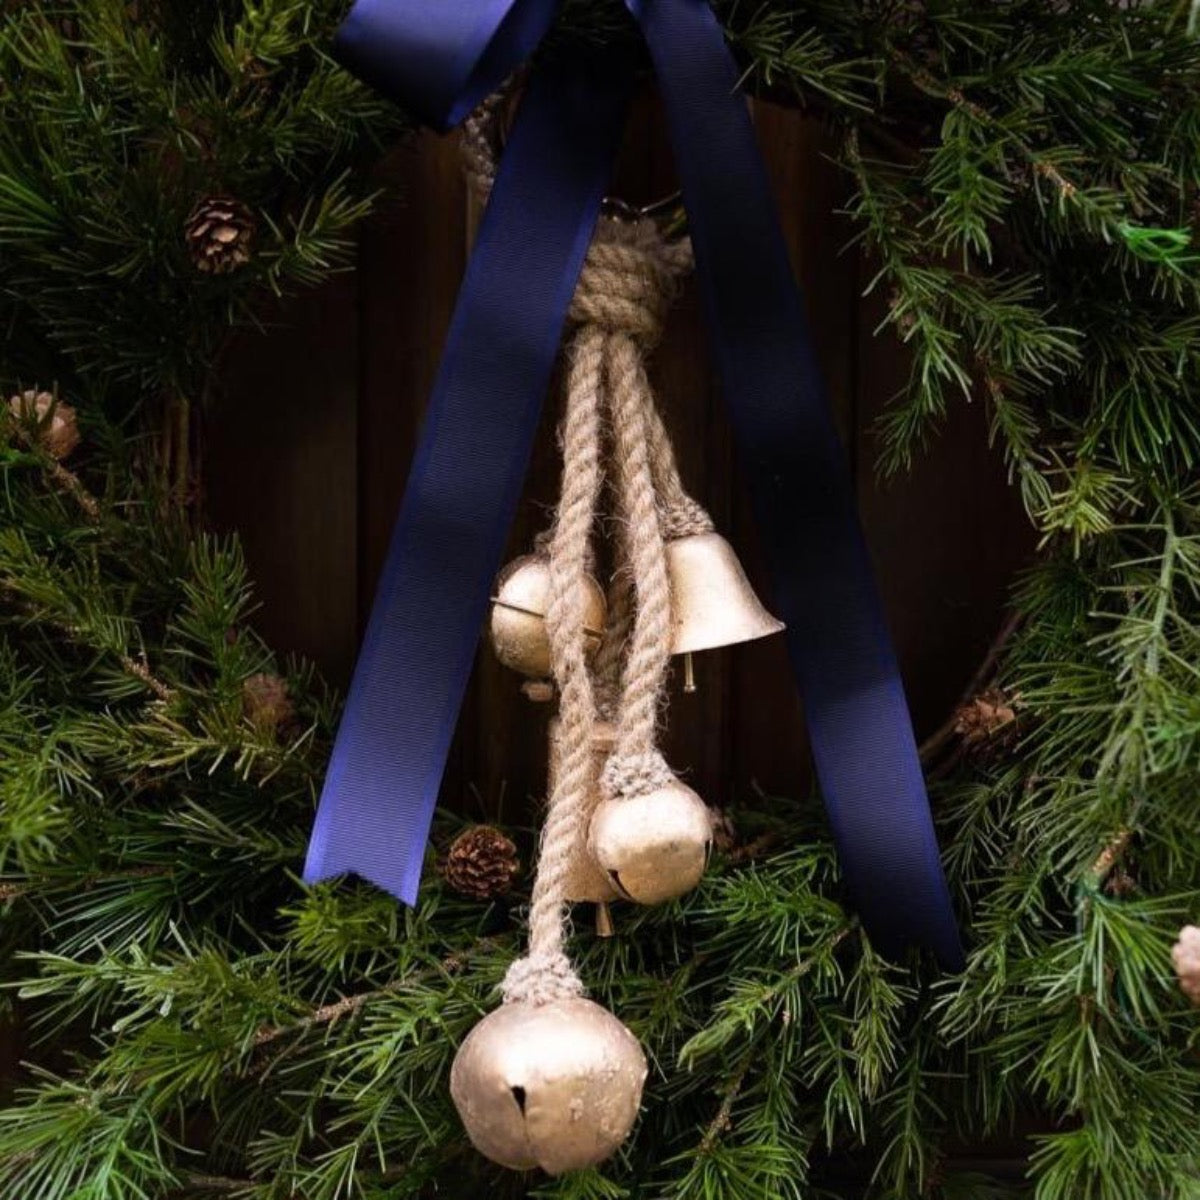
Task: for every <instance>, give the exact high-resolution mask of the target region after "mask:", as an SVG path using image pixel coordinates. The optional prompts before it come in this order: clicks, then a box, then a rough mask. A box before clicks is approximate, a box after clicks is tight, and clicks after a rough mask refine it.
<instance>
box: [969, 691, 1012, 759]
mask: <svg viewBox="0 0 1200 1200" xmlns="http://www.w3.org/2000/svg"><path fill="white" fill-rule="evenodd" d="M1016 725H1017V711H1016V698H1015V697H1012V696H1009V695H1008V693H1007V692H1005V691H1004V690H1003V689H1002V688H996V687H993V688H988V689H987V690H986V691H983V692H980V693H979V695H978V696H976V697H975V698H974V699H973V700H968V701H967V702H966V703H965V704H963V705H961V706H960V707H959V709H958V711H957V712H956V713H955V714H954V732H955V733H957V734H958V736H959V737H960V738H962V740H963V745H964V746H966V748H967V749H968V750H970V751H975V752H978V751H981V750H984V749H985V748H986V749H988V750H991V749H1001V748H1004V747H1007V746H1011V745H1012V744H1013V742H1014V741H1015V739H1016Z"/></svg>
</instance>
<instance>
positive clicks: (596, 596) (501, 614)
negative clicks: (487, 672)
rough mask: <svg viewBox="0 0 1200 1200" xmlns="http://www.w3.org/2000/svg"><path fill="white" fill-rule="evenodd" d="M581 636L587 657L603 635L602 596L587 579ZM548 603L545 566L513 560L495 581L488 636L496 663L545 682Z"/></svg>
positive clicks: (528, 558)
mask: <svg viewBox="0 0 1200 1200" xmlns="http://www.w3.org/2000/svg"><path fill="white" fill-rule="evenodd" d="M586 586H587V602H586V603H587V611H586V614H585V618H584V632H585V633H586V635H587V646H588V650H589V652H590V653H593V654H594V653H595V652H596V650H597V648H598V647H599V645H600V638H601V636H602V634H603V630H604V619H605V612H606V608H605V603H604V591H603V589H602V588H601V587H600V585H599V584H598V583H597V582H596V581H595V580H594V579H593V578H592V577H591V576H590V575H589V576H588V577H587V582H586ZM549 603H550V562H549V560H548V559H547V558H546V557H545V556H544V555H541V554H525V555H522V557H520V558H517V559H514V560H513V561H512V562H510V563H509V564H508V566H506V567H505V568H504V570H502V571H501V572H500V574H499V575H498V576H497V578H496V592H495V595H494V596H493V597H492V619H491V636H492V648H493V649H494V650H495V652H496V657H497V658H498V659H499V660H500V661H501V662H502V663H503V664H504V665H505V666H506V667H511V668H512V669H513V670H514V671H520V672H521V674H522V675H528V676H529V677H530V678H531V679H548V678H549V677H550V638H549V635H548V634H547V632H546V609H547V608H548V607H549Z"/></svg>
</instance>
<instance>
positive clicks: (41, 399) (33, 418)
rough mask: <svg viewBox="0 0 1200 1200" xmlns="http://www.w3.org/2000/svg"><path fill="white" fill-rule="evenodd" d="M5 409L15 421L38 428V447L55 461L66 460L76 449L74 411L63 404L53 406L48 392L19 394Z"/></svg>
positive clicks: (77, 434)
mask: <svg viewBox="0 0 1200 1200" xmlns="http://www.w3.org/2000/svg"><path fill="white" fill-rule="evenodd" d="M8 408H9V411H10V412H11V413H12V415H13V416H14V417H16V418H17V420H18V421H22V422H24V423H26V424H29V423H35V424H36V425H37V434H36V439H37V443H38V445H39V446H41V447H42V449H43V450H45V451H46V453H47V454H50V455H52V456H53V457H54V458H58V459H63V458H66V457H67V456H68V455H69V454H70V453H71V451H72V450H74V449H75V447H76V446H78V445H79V422H78V421H77V420H76V418H75V410H74V409H73V408H72V407H71V406H70V405H69V404H63V403H62V401H59V402H58V403H57V404H56V403H55V402H54V397H53V396H52V395H51V394H50V393H49V392H38V391H28V392H22V393H21V394H20V395H19V396H13V397H12V398H11V399H10V400H9V402H8ZM52 410H53V411H52Z"/></svg>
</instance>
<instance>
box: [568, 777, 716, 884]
mask: <svg viewBox="0 0 1200 1200" xmlns="http://www.w3.org/2000/svg"><path fill="white" fill-rule="evenodd" d="M711 844H712V819H711V817H710V816H709V812H708V808H707V807H706V806H705V804H704V801H703V800H701V799H700V797H699V796H697V795H696V793H695V792H694V791H692V789H691V788H690V787H688V786H687V785H686V784H685V783H681V782H680V781H679V780H678V779H676V780H674V781H673V782H671V783H668V784H666V785H664V786H663V787H659V788H655V789H654V791H652V792H647V793H646V794H645V795H644V796H630V797H629V798H627V799H618V800H604V801H602V802H601V803H600V804H599V805H597V807H596V811H595V812H594V813H593V814H592V821H591V825H590V827H589V829H588V850H589V851H590V853H591V856H592V858H593V859H594V860H595V862H596V864H597V865H598V866H599V867H600V868H602V869H603V870H604V871H605V872H606V874H607V875H608V877H609V879H610V880H611V881H612V885H613V887H615V888H616V889H617V891H618V892H619V893H620V894H621V895H622V896H624V897H625V898H626V899H627V900H635V901H637V903H638V904H661V903H662V902H663V901H664V900H671V899H674V898H675V897H676V896H682V895H683V894H684V892H687V891H690V890H691V889H692V888H694V887H695V886H696V884H697V883H699V882H700V878H701V876H702V875H703V874H704V868H705V867H706V866H707V864H708V853H709V849H710V846H711Z"/></svg>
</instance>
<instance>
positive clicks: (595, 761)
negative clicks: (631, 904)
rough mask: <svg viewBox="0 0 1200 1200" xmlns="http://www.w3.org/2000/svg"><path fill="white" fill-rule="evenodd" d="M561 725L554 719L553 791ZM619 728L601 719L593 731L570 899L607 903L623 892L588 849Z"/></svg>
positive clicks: (568, 886) (570, 868)
mask: <svg viewBox="0 0 1200 1200" xmlns="http://www.w3.org/2000/svg"><path fill="white" fill-rule="evenodd" d="M560 728H561V726H560V724H559V720H558V718H557V717H555V718H554V719H553V720H552V721H551V722H550V771H549V780H548V784H549V790H550V792H551V793H553V791H554V781H555V778H556V776H557V775H558V767H559V747H558V736H559V729H560ZM616 736H617V731H616V729H615V728H614V727H613V726H612V725H611V724H610V723H609V722H608V721H597V722H596V725H595V728H594V729H593V731H592V761H591V770H590V772H589V775H588V796H587V801H586V807H585V811H584V813H583V815H582V820H581V822H580V825H579V832H578V836H577V837H576V838H575V842H574V844H573V845H572V847H571V856H570V859H569V862H568V865H567V882H566V896H567V899H568V900H575V901H589V902H591V903H593V904H603V903H604V902H605V901H607V900H616V899H617V897H618V896H620V894H621V893H620V892H618V891H617V889H616V888H615V887H613V884H612V880H611V878H610V877H609V875H608V872H606V871H603V870H601V869H600V867H599V866H597V865H596V861H595V859H593V858H592V856H591V854H590V853H589V852H588V848H587V829H588V822H589V821H590V820H591V818H592V813H593V812H594V811H595V809H596V806H597V805H598V804H599V803H600V799H601V795H600V772H601V771H603V770H604V763H605V760H606V759H607V758H608V756H609V754H610V753H611V752H612V748H613V743H614V741H615V740H616Z"/></svg>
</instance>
